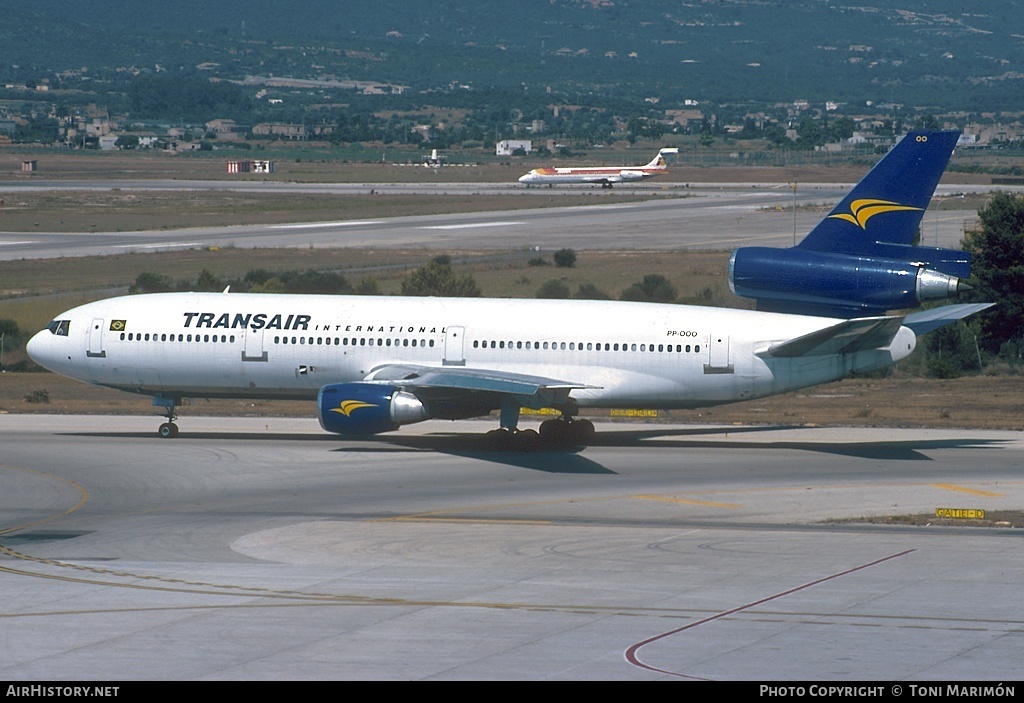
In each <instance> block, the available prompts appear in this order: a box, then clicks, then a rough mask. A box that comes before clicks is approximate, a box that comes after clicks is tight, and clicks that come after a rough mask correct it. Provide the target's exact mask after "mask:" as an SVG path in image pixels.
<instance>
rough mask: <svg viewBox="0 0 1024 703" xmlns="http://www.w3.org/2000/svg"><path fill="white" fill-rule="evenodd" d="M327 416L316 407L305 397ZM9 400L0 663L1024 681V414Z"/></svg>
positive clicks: (93, 668)
mask: <svg viewBox="0 0 1024 703" xmlns="http://www.w3.org/2000/svg"><path fill="white" fill-rule="evenodd" d="M311 411H312V408H311ZM158 422H159V420H158V418H157V417H156V416H153V417H141V418H127V417H111V416H94V417H82V416H59V415H34V416H33V415H3V416H0V447H2V448H3V451H2V455H0V521H2V522H0V545H2V551H0V593H2V594H3V598H2V605H0V646H2V652H3V657H2V660H0V661H2V663H0V678H4V679H7V680H14V681H44V680H54V681H56V680H104V681H113V680H153V679H168V680H307V679H329V680H361V679H365V680H454V679H459V680H480V679H482V680H507V679H513V680H540V679H544V680H744V681H751V680H753V681H813V682H818V683H821V682H826V681H851V680H861V681H864V680H870V681H908V680H909V681H916V682H925V681H979V680H985V681H991V682H1012V681H1016V680H1019V679H1020V678H1022V676H1024V658H1022V657H1021V656H1020V655H1021V652H1022V651H1024V616H1022V615H1021V610H1020V602H1021V600H1022V596H1024V583H1022V580H1021V574H1022V572H1024V549H1021V544H1022V543H1021V539H1022V535H1021V531H1020V530H1014V529H1011V528H1008V527H990V528H977V527H966V526H952V527H946V526H937V525H930V526H923V525H922V526H895V525H881V524H866V523H861V522H851V520H853V519H856V518H863V517H880V516H885V515H904V514H919V513H920V514H928V515H930V514H934V511H935V510H936V509H937V508H963V509H983V510H986V511H994V510H1001V509H1019V508H1020V506H1021V504H1022V500H1021V499H1022V497H1024V476H1022V469H1024V437H1022V435H1021V433H1019V432H991V431H976V430H880V429H853V428H845V429H844V428H823V427H819V428H807V427H805V428H799V427H783V426H764V427H734V426H724V427H720V426H680V425H670V424H657V423H634V422H628V423H627V422H620V423H612V422H599V423H598V438H597V440H596V441H595V444H594V445H593V446H590V447H586V448H580V447H573V448H565V449H562V450H557V451H554V450H553V451H541V452H531V453H501V452H491V451H486V450H485V449H483V448H482V447H481V444H480V439H479V437H480V434H481V433H482V432H483V431H485V430H487V429H490V428H491V426H492V424H493V423H492V422H489V421H474V422H456V423H451V422H426V423H422V424H420V425H416V426H412V427H408V428H403V429H402V430H400V431H399V432H397V433H393V434H390V435H387V436H383V437H379V438H375V439H369V440H363V441H348V440H344V439H341V438H338V437H335V436H331V435H327V434H325V433H323V432H322V431H321V430H320V429H319V427H318V426H317V423H316V420H315V419H308V420H303V419H282V418H259V419H253V418H250V419H238V418H235V419H232V418H208V417H199V416H197V415H194V414H192V413H189V412H188V409H186V412H184V413H183V417H182V418H181V420H180V424H181V427H182V434H181V435H180V436H179V437H178V438H177V439H174V440H162V439H159V438H158V437H157V436H156V432H155V430H156V425H157V423H158Z"/></svg>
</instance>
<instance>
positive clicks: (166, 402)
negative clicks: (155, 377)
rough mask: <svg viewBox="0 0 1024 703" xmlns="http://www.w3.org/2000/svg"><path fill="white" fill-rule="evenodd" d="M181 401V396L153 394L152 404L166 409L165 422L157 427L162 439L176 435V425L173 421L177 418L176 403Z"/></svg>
mask: <svg viewBox="0 0 1024 703" xmlns="http://www.w3.org/2000/svg"><path fill="white" fill-rule="evenodd" d="M180 402H181V398H174V397H167V396H162V395H155V396H153V406H154V407H158V408H164V409H165V410H166V411H167V422H165V423H163V424H162V425H160V427H159V428H158V429H157V434H159V435H160V436H161V437H163V438H164V439H170V438H172V437H177V436H178V426H177V425H176V424H174V421H175V420H177V419H178V415H177V412H175V411H176V410H177V407H178V404H179V403H180Z"/></svg>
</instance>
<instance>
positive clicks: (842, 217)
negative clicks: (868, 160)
mask: <svg viewBox="0 0 1024 703" xmlns="http://www.w3.org/2000/svg"><path fill="white" fill-rule="evenodd" d="M959 137H960V133H959V132H956V131H949V132H910V133H909V134H907V135H906V136H905V137H903V139H901V140H900V141H899V143H898V144H896V146H894V147H893V148H892V150H890V151H889V153H888V154H886V156H885V158H883V159H882V160H881V161H879V162H878V163H877V164H876V165H875V167H874V168H873V169H871V171H869V172H868V174H867V175H866V176H864V178H863V179H861V181H860V183H858V184H857V185H856V187H854V189H853V190H852V191H850V193H849V194H848V195H847V196H846V197H845V198H843V200H842V201H841V202H840V203H839V204H838V205H837V206H836V207H835V209H833V210H832V212H830V213H829V215H828V217H826V218H825V219H824V220H822V221H821V222H820V223H819V224H818V226H817V227H815V228H814V229H812V230H811V232H810V234H808V235H807V236H806V237H805V238H804V240H803V241H802V242H800V244H799V245H797V246H798V248H800V249H805V250H808V251H822V252H825V251H827V252H835V253H842V254H879V253H882V252H881V251H879V247H876V246H875V245H876V243H887V244H902V245H906V246H909V245H911V244H912V243H913V241H914V237H915V235H916V234H917V231H918V228H919V227H920V225H921V218H923V217H924V211H925V209H926V208H927V207H928V203H929V201H930V200H931V198H932V194H933V193H934V192H935V186H937V185H938V184H939V179H940V178H941V177H942V172H943V171H944V170H945V169H946V164H947V163H949V157H950V156H951V155H952V153H953V148H954V147H955V146H956V142H957V139H959ZM882 249H886V247H882Z"/></svg>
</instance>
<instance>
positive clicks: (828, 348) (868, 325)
mask: <svg viewBox="0 0 1024 703" xmlns="http://www.w3.org/2000/svg"><path fill="white" fill-rule="evenodd" d="M902 326H903V318H902V317H860V318H856V319H853V320H843V321H842V322H839V323H837V324H835V325H832V326H830V327H825V328H823V329H820V330H815V331H814V332H811V333H810V334H805V335H802V336H800V337H794V338H793V339H790V340H787V341H785V342H778V343H776V344H772V345H771V346H769V347H768V348H767V349H765V350H763V351H759V352H757V355H758V356H761V357H766V356H771V357H775V358H781V359H789V358H794V357H798V356H824V355H829V354H845V353H851V352H857V351H864V350H867V349H879V348H882V347H887V346H889V345H890V344H892V340H893V338H894V337H895V336H896V333H897V332H899V331H900V327H902Z"/></svg>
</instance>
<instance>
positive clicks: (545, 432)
mask: <svg viewBox="0 0 1024 703" xmlns="http://www.w3.org/2000/svg"><path fill="white" fill-rule="evenodd" d="M519 409H520V406H519V404H518V403H516V402H515V401H513V400H511V399H507V400H505V401H503V402H502V405H501V415H500V420H499V421H500V423H501V427H499V428H498V429H496V430H491V431H490V432H488V433H487V435H486V439H487V444H488V446H489V447H490V448H492V449H495V450H499V451H532V450H535V449H542V448H545V447H549V446H558V445H567V444H586V443H587V442H589V441H590V440H591V439H593V438H594V423H592V422H591V421H590V420H584V419H580V418H574V417H572V416H571V415H569V414H563V415H562V416H561V417H558V418H552V419H550V420H545V421H544V422H542V423H540V431H539V432H538V431H537V430H521V429H519V428H518V427H517V425H518V423H519Z"/></svg>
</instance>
